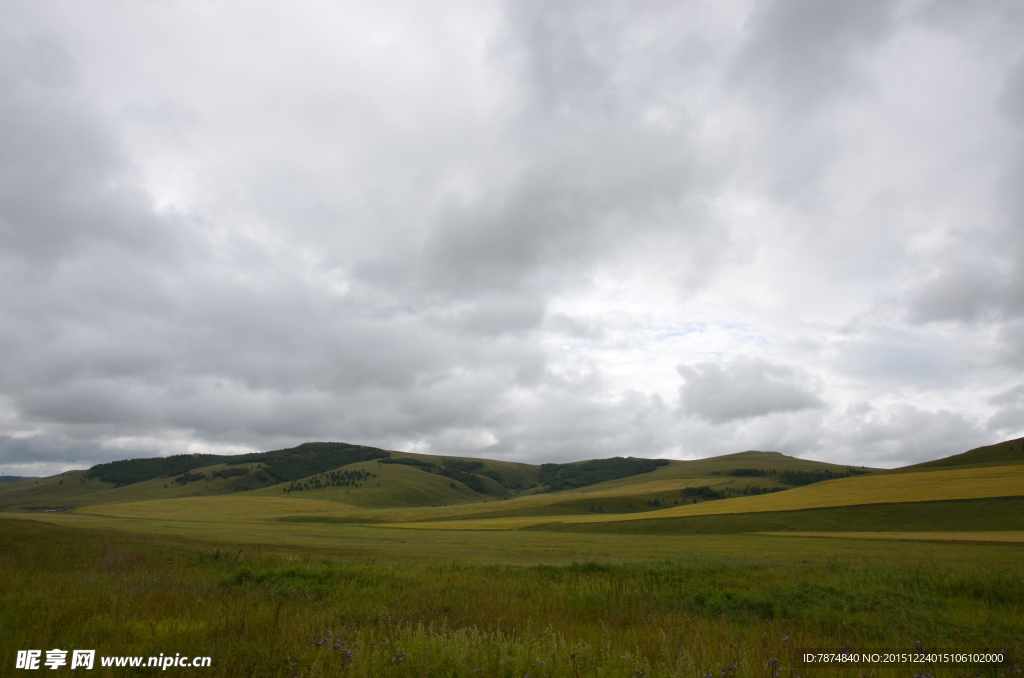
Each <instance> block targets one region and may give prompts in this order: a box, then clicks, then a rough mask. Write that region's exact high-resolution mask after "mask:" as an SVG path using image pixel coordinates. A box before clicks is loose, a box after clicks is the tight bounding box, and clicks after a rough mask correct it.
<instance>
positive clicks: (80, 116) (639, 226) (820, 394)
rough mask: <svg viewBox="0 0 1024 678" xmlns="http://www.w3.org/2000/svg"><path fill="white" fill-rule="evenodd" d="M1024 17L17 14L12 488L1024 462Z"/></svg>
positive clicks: (7, 116) (8, 257)
mask: <svg viewBox="0 0 1024 678" xmlns="http://www.w3.org/2000/svg"><path fill="white" fill-rule="evenodd" d="M1022 35H1024V5H1022V4H1021V3H1020V2H1018V1H1016V0H1006V1H1005V2H1001V1H999V0H977V1H976V2H970V3H964V2H959V1H958V0H906V1H890V0H858V1H857V2H849V1H848V0H828V1H824V0H695V1H691V2H666V3H660V2H640V3H637V2H626V1H622V2H595V1H593V0H584V1H579V2H573V1H565V2H547V3H541V2H530V1H524V0H512V1H509V2H497V1H491V0H466V1H461V0H452V1H448V0H433V1H431V2H419V1H414V0H409V1H402V0H396V1H394V2H376V3H369V2H348V3H345V2H326V1H322V2H321V1H317V0H301V1H293V2H289V3H276V2H275V3H270V2H267V3H258V2H253V1H252V0H245V1H244V2H243V1H241V0H237V1H236V0H220V1H217V2H210V1H209V0H194V1H192V0H179V1H176V2H136V1H128V0H108V1H102V0H97V1H95V2H88V3H83V2H78V1H76V0H14V1H13V2H4V3H2V5H0V355H2V356H3V359H2V361H0V471H2V472H5V473H8V474H20V475H38V474H49V473H53V472H57V471H61V470H64V469H68V468H83V467H87V466H90V465H92V464H95V463H98V462H102V461H109V460H111V459H121V458H126V457H132V456H140V455H144V456H154V455H158V454H175V453H181V452H216V453H234V452H242V451H250V450H266V449H275V448H281V447H288V446H291V445H294V444H297V443H301V442H304V441H309V440H342V441H347V442H356V443H364V444H372V445H379V446H384V447H388V448H391V449H403V450H412V451H420V452H429V453H436V454H461V455H471V456H472V455H476V456H487V457H492V458H503V459H512V460H520V461H529V462H540V461H569V460H575V459H584V458H594V457H607V456H613V455H623V456H625V455H634V456H647V457H673V458H693V457H704V456H710V455H714V454H723V453H731V452H738V451H742V450H747V449H761V450H776V451H779V452H784V453H786V454H791V455H797V456H804V457H812V458H817V459H823V460H828V461H835V462H840V463H856V464H867V465H876V466H896V465H902V464H905V463H912V462H916V461H923V460H927V459H933V458H937V457H940V456H944V455H947V454H952V453H956V452H961V451H964V450H966V449H969V448H971V447H976V446H978V445H983V444H988V443H992V442H996V441H999V440H1004V439H1008V438H1012V437H1017V436H1021V435H1024V372H1022V369H1024V340H1022V337H1024V40H1022V39H1021V36H1022Z"/></svg>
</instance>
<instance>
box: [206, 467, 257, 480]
mask: <svg viewBox="0 0 1024 678" xmlns="http://www.w3.org/2000/svg"><path fill="white" fill-rule="evenodd" d="M248 473H249V469H247V468H239V467H237V466H236V467H233V468H225V469H221V470H220V471H214V472H213V477H214V478H234V477H235V476H244V475H248Z"/></svg>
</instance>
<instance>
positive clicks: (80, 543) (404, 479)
mask: <svg viewBox="0 0 1024 678" xmlns="http://www.w3.org/2000/svg"><path fill="white" fill-rule="evenodd" d="M1011 442H1012V443H1013V445H1010V444H1009V443H1007V444H1004V448H1005V449H1009V450H1011V451H1012V450H1017V449H1020V447H1021V446H1020V441H1011ZM346 449H347V448H346ZM331 450H333V448H331ZM1000 450H1003V448H1000ZM329 451H330V450H329ZM997 452H999V454H998V455H994V454H993V452H992V450H982V452H981V453H980V454H974V455H971V454H968V456H966V457H964V458H963V459H961V460H960V463H946V464H937V465H931V466H927V467H924V468H920V469H916V470H914V469H912V468H911V469H901V470H899V471H897V472H881V471H875V470H867V469H865V470H858V471H857V472H852V471H851V470H849V469H844V468H841V467H832V466H827V465H820V464H816V463H815V462H807V461H804V460H793V459H791V458H786V457H783V456H782V455H773V454H770V453H753V452H751V453H742V454H739V455H729V456H728V457H720V458H716V459H712V460H701V461H698V462H672V463H670V464H660V465H649V466H646V467H645V466H642V465H640V464H636V465H635V466H636V467H637V468H639V469H640V470H639V471H637V472H636V473H633V474H632V475H628V476H622V477H614V478H611V479H608V474H621V473H622V472H623V471H622V469H623V468H626V467H627V466H629V465H630V463H631V462H623V461H621V460H620V461H614V462H612V463H609V464H591V465H590V466H586V467H583V468H582V469H568V470H566V469H563V468H548V469H545V470H543V471H542V470H540V469H537V468H536V467H534V468H528V467H525V465H519V466H511V465H505V466H500V465H498V464H495V465H494V466H479V467H477V466H471V465H470V464H471V462H467V463H459V462H458V461H451V460H445V461H447V463H445V461H441V463H436V464H435V463H433V462H426V463H430V466H429V467H427V466H425V464H421V463H418V461H413V462H406V461H398V462H391V463H381V462H380V460H379V459H380V458H381V457H377V458H370V459H365V458H364V459H363V460H360V461H353V462H351V463H350V464H347V465H345V466H343V467H341V468H340V469H337V470H328V471H318V472H317V473H315V474H314V475H312V476H308V477H306V478H305V479H300V480H299V481H296V480H286V481H284V482H282V483H280V484H277V485H274V484H270V485H268V486H266V487H263V488H262V489H261V488H258V487H255V488H254V489H249V490H243V489H240V487H239V486H238V485H235V486H232V485H231V483H233V482H235V481H237V480H238V479H242V478H245V477H248V476H250V475H251V476H254V477H258V476H259V473H260V472H263V473H268V474H269V472H268V471H266V469H267V468H268V467H266V466H263V465H262V464H261V462H260V461H259V458H255V459H248V460H246V463H245V465H244V466H243V465H240V464H236V465H233V466H232V465H230V464H225V463H221V464H216V465H215V464H210V465H207V466H203V467H198V468H196V469H185V470H182V469H181V468H176V469H175V471H174V472H175V473H179V475H178V476H165V477H160V476H157V477H149V478H146V477H143V476H144V475H145V474H146V473H151V471H147V468H148V467H146V466H140V467H133V466H130V465H129V466H127V467H124V466H122V467H117V466H115V467H113V468H112V471H117V472H118V473H121V474H122V476H123V474H124V472H125V471H126V469H127V471H131V472H136V473H137V474H138V477H135V478H132V479H133V480H135V481H136V482H132V483H127V484H121V485H118V483H117V482H114V481H112V480H104V479H103V478H102V477H99V476H97V475H95V474H94V475H92V476H90V475H89V472H86V471H82V472H72V473H68V474H63V475H61V476H55V477H53V478H49V479H39V480H30V481H23V482H21V483H12V484H11V487H9V488H4V489H0V507H2V506H6V509H5V510H3V511H0V581H3V582H4V586H3V587H2V589H0V628H2V630H3V633H2V634H0V661H2V662H3V666H4V670H5V671H7V670H9V671H11V672H12V674H13V675H32V673H31V672H27V671H17V670H14V669H11V668H10V667H12V666H13V665H14V657H15V655H16V653H17V652H18V651H19V650H24V649H26V648H35V649H41V650H47V649H50V648H63V649H68V650H70V649H96V650H97V652H98V654H101V655H107V656H112V655H134V656H146V657H148V656H155V655H159V654H161V653H163V654H165V655H173V654H175V653H181V654H182V655H191V656H210V657H211V658H212V666H211V667H209V668H182V667H174V668H170V669H168V671H169V672H170V674H173V675H194V676H282V677H288V678H300V677H302V678H306V677H309V678H312V677H316V676H346V677H348V676H353V677H354V676H396V677H402V678H405V677H412V676H466V677H470V676H493V677H499V676H500V677H503V678H522V677H523V676H530V677H531V678H537V677H538V676H550V677H555V676H566V677H569V676H571V677H572V678H582V677H583V676H595V677H597V676H602V677H603V676H620V677H626V676H633V677H634V678H636V677H639V676H694V677H695V678H734V677H738V676H765V677H767V678H775V677H777V676H789V677H791V678H792V677H796V676H801V677H802V676H839V675H842V676H907V677H910V676H919V677H920V678H926V677H927V676H934V677H938V676H993V677H995V676H1000V677H1002V676H1019V675H1021V668H1022V667H1024V567H1022V563H1024V491H1022V490H1021V489H1020V488H1021V487H1022V486H1024V485H1022V483H1021V482H1020V480H1021V473H1022V471H1024V465H1021V464H1020V460H1021V458H1022V457H1021V455H1020V454H1017V453H1016V452H1014V453H1013V454H1009V455H1006V454H1004V453H1003V451H999V450H997ZM331 453H332V454H334V453H336V451H332V452H331ZM275 454H277V455H278V456H277V457H275V459H277V460H278V466H277V467H276V468H271V469H270V470H271V471H273V472H274V473H277V474H279V475H280V474H284V473H285V472H286V471H287V470H288V469H293V468H295V467H296V466H297V464H295V463H292V461H291V460H289V459H288V457H287V455H283V454H281V453H275ZM301 454H303V455H305V456H304V457H303V458H302V460H301V461H302V463H303V464H306V465H307V466H306V468H308V467H309V465H314V464H316V463H319V462H318V461H317V459H316V458H315V457H314V456H311V455H310V454H309V452H308V450H303V451H301ZM359 454H367V453H366V452H365V450H364V449H363V448H360V450H359ZM999 455H1002V456H999ZM993 456H995V457H996V458H995V459H994V460H993V459H992V457H993ZM398 458H399V459H405V458H411V459H414V460H416V459H417V457H415V456H413V455H405V456H401V457H398ZM979 458H980V459H981V461H978V459H979ZM200 461H203V460H200ZM207 461H208V460H207ZM147 463H149V462H147ZM174 463H175V464H176V465H177V466H180V467H182V468H184V466H185V464H183V462H181V460H174ZM204 463H205V461H204ZM152 466H154V463H149V467H152ZM140 468H141V471H140V470H139V469H140ZM315 468H316V467H315V466H314V469H315ZM239 469H241V470H239ZM282 469H284V470H282ZM627 470H628V469H627ZM474 471H485V472H486V471H493V472H492V473H490V475H487V476H483V475H481V476H479V480H472V479H469V481H470V483H471V485H472V486H475V487H477V488H478V490H480V491H477V490H473V489H472V486H471V485H466V484H465V483H462V482H461V481H460V480H459V478H460V475H459V474H462V473H470V472H474ZM143 472H144V473H143ZM298 472H301V471H298ZM544 474H547V475H546V476H545V475H544ZM108 477H110V476H108ZM544 477H548V478H553V479H554V481H553V482H556V483H559V484H563V485H564V484H566V483H573V482H575V483H587V484H586V485H584V486H580V487H575V488H573V489H571V490H564V491H543V487H542V486H534V487H533V488H532V489H531V488H529V487H522V486H521V485H520V487H515V488H509V487H505V486H503V485H501V484H500V483H499V482H498V480H499V479H500V480H505V481H506V482H507V481H508V479H509V478H515V482H516V483H517V484H518V483H523V482H525V480H528V479H530V478H533V479H534V482H538V481H540V480H541V479H543V478H544ZM176 478H184V481H179V480H176ZM794 478H797V479H800V478H812V480H814V479H816V478H830V479H829V480H826V481H823V482H812V483H811V484H807V485H805V486H798V487H793V486H788V487H787V486H785V484H784V483H782V482H781V480H782V479H794ZM115 480H116V478H115ZM487 480H489V481H493V482H492V483H489V482H486V481H487ZM62 481H63V482H62ZM773 483H774V485H773ZM510 484H511V483H510ZM300 486H301V487H302V489H301V490H300V489H292V490H291V491H285V490H286V489H289V488H299V487H300ZM754 487H757V488H758V490H757V491H754V490H752V489H751V488H754ZM766 487H770V489H768V490H766V489H765V488H766ZM186 492H187V493H186ZM396 498H397V499H396ZM5 502H6V503H5ZM388 502H391V503H390V505H389V503H388ZM434 504H439V505H434ZM597 507H601V510H600V511H598V510H596V509H597ZM922 648H926V649H928V650H931V651H936V652H947V651H954V650H993V651H1000V652H1002V653H1003V656H1004V660H1003V661H1002V662H1001V663H998V664H987V665H979V664H974V665H967V664H949V665H941V664H934V663H933V664H889V665H885V664H874V665H859V666H852V665H842V664H832V665H829V666H820V665H819V666H808V665H806V664H803V663H802V662H801V661H800V658H801V656H802V654H803V650H809V649H815V650H820V651H831V652H840V651H842V650H843V649H846V650H849V651H858V650H860V651H863V650H869V649H870V650H882V649H889V650H894V651H899V652H906V653H914V652H915V651H918V650H920V649H922ZM47 672H49V670H47ZM75 673H82V671H81V670H76V671H70V670H66V671H65V672H64V674H72V675H73V674H75ZM162 673H165V672H164V671H161V670H159V669H154V668H129V667H121V668H113V667H100V666H97V667H96V668H95V669H94V670H93V671H90V672H87V673H86V675H100V676H103V675H110V676H135V675H156V674H162ZM54 674H61V671H60V670H58V671H54Z"/></svg>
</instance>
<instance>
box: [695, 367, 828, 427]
mask: <svg viewBox="0 0 1024 678" xmlns="http://www.w3.org/2000/svg"><path fill="white" fill-rule="evenodd" d="M676 371H678V372H679V374H680V375H681V376H682V377H683V379H685V381H686V383H685V384H684V385H683V386H682V387H680V390H679V393H680V403H681V405H682V408H683V410H684V411H685V412H688V413H690V414H694V415H697V416H699V417H703V418H704V419H707V420H709V421H712V422H715V423H722V422H728V421H733V420H736V419H748V418H751V417H763V416H765V415H768V414H774V413H778V412H797V411H800V410H805V409H809V408H815V407H821V406H823V405H824V403H823V402H822V401H821V399H820V398H819V397H818V396H817V395H815V393H814V392H813V387H812V385H811V384H810V383H809V382H810V381H811V380H810V379H809V378H808V377H807V376H806V375H804V374H801V373H800V371H799V370H797V369H795V368H793V367H789V366H786V365H773V364H771V363H769V362H767V361H764V360H759V359H756V358H744V357H740V358H736V359H734V360H732V361H730V362H728V363H725V364H721V363H696V364H693V365H678V366H677V367H676Z"/></svg>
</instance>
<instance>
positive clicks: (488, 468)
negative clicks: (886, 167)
mask: <svg viewBox="0 0 1024 678" xmlns="http://www.w3.org/2000/svg"><path fill="white" fill-rule="evenodd" d="M1022 463H1024V439H1021V440H1011V441H1006V442H1005V443H999V444H997V445H990V446H987V447H982V448H978V449H976V450H971V451H969V452H965V453H963V454H960V455H955V456H952V457H948V458H945V459H939V460H936V461H932V462H927V463H924V464H917V465H915V466H912V467H906V468H904V469H896V470H885V471H882V470H880V469H871V468H866V467H863V466H861V467H856V466H848V465H839V464H829V463H826V462H820V461H814V460H810V459H800V458H796V457H790V456H787V455H784V454H780V453H778V452H758V451H747V452H739V453H735V454H728V455H722V456H718V457H710V458H706V459H695V460H688V461H682V460H667V459H644V458H638V457H613V458H610V459H591V460H586V461H578V462H571V463H564V464H555V463H550V464H540V465H534V464H523V463H518V462H509V461H498V460H492V459H482V458H465V457H453V456H436V455H427V454H418V453H411V452H398V451H393V450H383V449H380V448H376V447H369V446H365V445H356V444H351V443H344V442H310V443H303V444H301V445H298V446H296V447H292V448H287V449H281V450H271V451H269V452H256V453H249V454H241V455H233V456H222V455H209V454H205V455H199V454H197V455H174V456H169V457H156V458H148V459H125V460H122V461H115V462H110V463H105V464H98V465H96V466H94V467H92V468H90V469H88V470H85V471H67V472H64V473H62V474H59V475H57V476H52V477H49V478H33V479H24V480H21V481H20V482H6V483H3V485H0V510H7V511H11V510H13V511H24V510H34V511H55V510H56V511H63V510H71V509H75V508H82V507H86V506H100V505H104V506H106V505H112V504H125V503H132V502H150V501H155V500H161V501H164V500H177V499H185V498H199V497H216V496H222V495H235V494H239V493H243V494H245V495H249V496H252V497H253V498H254V499H255V498H257V497H276V498H278V499H285V498H287V499H288V500H308V501H327V502H336V503H338V504H343V505H347V506H350V507H353V508H355V507H362V508H365V509H376V508H381V509H383V508H389V507H390V508H401V507H410V508H412V507H433V508H437V507H443V506H451V507H458V506H462V507H464V508H462V509H459V510H458V511H457V513H458V515H459V516H460V518H469V517H470V516H473V517H477V516H480V515H483V514H487V515H488V516H491V517H499V516H508V517H512V516H519V517H525V516H531V515H532V516H545V515H556V514H564V515H573V514H576V515H579V514H590V513H598V514H605V515H609V514H630V513H648V512H652V511H659V510H662V509H665V508H669V507H673V508H674V507H678V508H679V509H680V510H681V509H683V508H684V507H687V506H693V505H694V504H704V503H705V502H717V501H719V500H735V499H742V498H750V499H753V498H755V497H758V496H760V495H772V494H775V493H782V492H784V493H785V494H786V496H787V497H789V496H790V494H789V492H787V490H793V489H795V488H800V487H802V486H807V485H815V486H817V485H819V484H822V483H825V484H828V485H829V486H830V487H831V486H832V483H833V482H838V481H843V480H853V479H856V478H857V477H859V476H873V477H877V476H879V475H889V474H892V473H915V472H923V471H937V470H960V469H971V468H973V467H986V466H998V465H1006V464H1010V465H1014V464H1022ZM986 482H987V481H986ZM870 486H871V485H870V483H869V484H867V485H863V484H858V485H856V487H864V488H868V487H870ZM836 487H839V486H836ZM850 487H854V486H850ZM901 487H902V486H901ZM908 487H909V486H908ZM822 489H823V490H824V488H822ZM972 491H974V490H972ZM826 494H827V493H826ZM968 494H969V493H968ZM1004 494H1005V493H1004ZM794 496H796V495H794ZM801 496H802V495H801ZM808 496H810V495H808ZM815 496H817V495H815ZM971 496H973V495H971ZM984 496H988V495H984ZM964 498H968V497H967V496H965V497H964ZM762 499H764V500H767V499H768V498H767V497H762ZM498 500H501V503H500V504H498V503H493V502H496V501H498ZM506 501H508V502H509V503H505V502H506ZM759 501H760V500H759ZM779 501H783V498H782V497H781V495H780V496H779V497H778V500H775V499H773V500H772V501H771V502H768V503H767V504H765V506H768V505H769V504H770V505H772V506H775V504H776V503H778V502H779ZM786 501H788V499H787V500H786ZM757 503H758V502H753V503H752V504H751V506H753V505H754V504H757ZM761 503H764V501H761ZM784 503H785V502H783V504H784ZM783 504H779V505H780V506H782V505H783ZM470 505H473V506H476V507H477V508H471V506H470ZM716 506H717V504H716ZM702 510H703V509H702ZM481 512H482V513H481ZM716 512H717V509H716Z"/></svg>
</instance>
